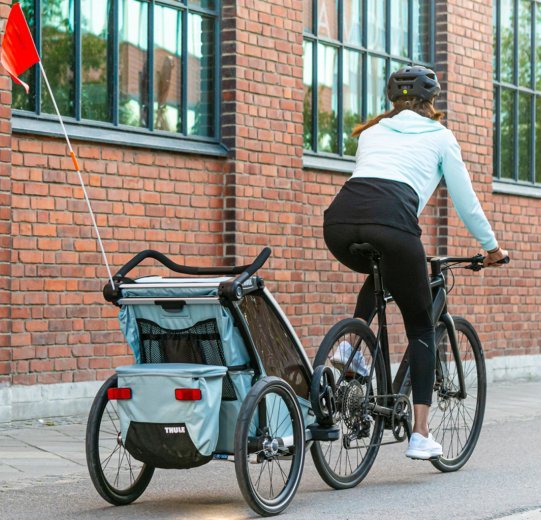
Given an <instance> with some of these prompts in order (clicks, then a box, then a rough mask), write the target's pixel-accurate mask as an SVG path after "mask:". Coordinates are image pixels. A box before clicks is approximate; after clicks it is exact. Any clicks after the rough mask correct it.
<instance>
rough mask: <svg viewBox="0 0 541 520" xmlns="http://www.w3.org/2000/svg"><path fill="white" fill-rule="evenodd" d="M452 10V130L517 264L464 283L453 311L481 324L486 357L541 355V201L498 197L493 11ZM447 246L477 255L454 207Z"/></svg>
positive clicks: (457, 1)
mask: <svg viewBox="0 0 541 520" xmlns="http://www.w3.org/2000/svg"><path fill="white" fill-rule="evenodd" d="M447 6H448V9H447V12H448V14H447V17H448V24H447V38H448V41H447V45H448V58H447V66H448V96H447V99H448V101H447V102H448V107H447V108H448V120H449V128H451V129H452V130H453V131H454V132H455V134H456V136H457V138H458V140H459V142H460V144H461V147H462V152H463V156H464V160H465V161H466V163H467V165H468V168H469V171H470V173H471V175H472V178H473V182H474V185H475V188H476V191H477V193H478V195H479V199H480V200H481V203H482V205H483V208H484V209H485V211H486V213H487V216H488V218H489V220H490V222H491V223H492V224H493V227H494V230H495V232H496V238H497V239H498V240H499V241H500V244H501V246H502V247H504V248H506V249H508V250H509V251H510V255H511V257H512V263H511V264H510V266H509V267H505V268H502V269H499V270H494V269H489V270H485V271H482V272H481V273H477V274H471V273H469V272H465V273H467V274H464V275H460V276H458V277H457V279H456V289H455V291H454V292H453V294H452V295H451V298H450V301H451V305H452V309H453V311H454V312H456V313H460V314H463V315H466V316H468V317H470V319H471V320H472V321H473V322H474V323H475V325H476V328H477V330H478V331H479V332H480V336H481V341H482V343H483V346H484V348H485V350H486V352H487V355H488V357H493V356H500V355H515V354H539V353H541V344H540V342H539V333H540V329H541V325H540V319H539V318H540V317H541V315H540V311H539V309H540V305H541V291H540V290H539V282H540V277H541V270H540V264H539V247H540V239H539V233H538V230H539V226H540V224H541V220H540V217H541V200H539V199H534V198H526V197H518V196H511V195H501V194H495V193H493V192H492V174H493V169H492V152H493V142H492V128H493V124H492V115H493V108H492V106H493V86H492V74H493V71H492V3H491V2H479V1H475V2H474V1H471V0H448V1H447ZM450 206H452V205H451V204H450ZM447 240H448V244H449V245H448V248H449V251H450V252H451V251H452V252H453V254H455V253H457V254H461V253H465V254H468V253H469V252H471V251H474V252H475V251H476V250H477V247H478V246H477V244H476V242H475V240H473V239H472V238H471V237H470V236H469V235H468V232H467V231H466V229H465V228H464V226H463V225H462V223H461V222H460V220H459V219H458V217H457V215H456V213H455V211H454V209H452V207H450V209H449V233H448V239H447Z"/></svg>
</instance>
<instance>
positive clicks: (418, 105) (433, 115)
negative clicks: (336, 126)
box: [351, 96, 444, 137]
mask: <svg viewBox="0 0 541 520" xmlns="http://www.w3.org/2000/svg"><path fill="white" fill-rule="evenodd" d="M402 110H413V111H414V112H417V114H419V115H421V116H423V117H428V118H429V119H434V120H435V121H441V120H442V119H443V116H444V114H443V112H439V111H437V110H436V109H435V108H434V105H433V104H432V101H426V100H424V99H421V98H420V97H417V96H404V97H401V98H400V99H397V100H396V101H395V102H394V103H393V108H392V109H391V110H388V111H387V112H385V113H383V114H380V115H379V116H376V117H374V118H372V119H370V120H369V121H366V123H361V124H358V125H357V126H356V127H355V128H354V129H353V132H352V133H351V137H357V136H358V135H360V134H361V133H362V132H364V131H365V130H367V129H368V128H370V127H371V126H374V125H376V124H377V123H379V122H380V121H381V120H382V119H384V118H386V117H393V116H396V114H399V113H400V112H402Z"/></svg>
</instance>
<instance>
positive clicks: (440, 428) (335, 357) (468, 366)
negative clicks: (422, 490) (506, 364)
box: [311, 243, 509, 489]
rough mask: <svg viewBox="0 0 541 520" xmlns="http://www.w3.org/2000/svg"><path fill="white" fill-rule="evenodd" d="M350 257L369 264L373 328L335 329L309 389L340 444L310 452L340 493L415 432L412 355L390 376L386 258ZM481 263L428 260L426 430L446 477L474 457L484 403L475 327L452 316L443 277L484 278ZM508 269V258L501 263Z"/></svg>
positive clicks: (344, 325) (370, 251)
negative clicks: (466, 274)
mask: <svg viewBox="0 0 541 520" xmlns="http://www.w3.org/2000/svg"><path fill="white" fill-rule="evenodd" d="M350 251H351V252H352V253H354V254H361V255H364V256H366V257H367V258H368V259H369V260H370V263H371V268H372V273H373V275H374V285H375V296H376V307H375V309H374V312H373V314H372V316H371V317H370V319H369V321H368V324H366V323H364V322H362V321H360V320H358V319H355V318H348V319H344V320H342V321H340V322H338V323H337V324H335V325H334V326H333V327H332V328H331V329H330V331H329V332H328V333H327V335H326V336H325V337H324V339H323V341H322V343H321V346H320V348H319V350H318V352H317V355H316V357H315V359H314V363H313V366H314V367H315V369H314V376H313V378H312V388H311V397H312V409H313V411H314V413H315V415H316V419H317V420H318V422H319V424H322V425H329V426H330V425H331V424H338V425H339V427H340V438H339V439H338V440H337V441H336V442H335V443H327V442H320V441H319V442H314V444H313V445H312V447H311V451H312V456H313V459H314V463H315V466H316V468H317V471H318V472H319V474H320V475H321V477H322V478H323V480H324V481H325V482H326V483H327V484H328V485H329V486H331V487H333V488H335V489H346V488H351V487H354V486H356V485H357V484H359V483H360V482H361V481H362V480H363V479H364V478H365V477H366V475H367V474H368V472H369V471H370V468H371V467H372V465H373V463H374V461H375V459H376V456H377V454H378V451H379V448H380V446H383V445H386V444H394V443H398V442H403V441H404V440H406V439H409V437H410V435H411V430H412V427H411V419H412V406H411V402H410V399H409V395H410V393H411V381H410V377H409V366H408V351H407V350H406V352H405V354H404V357H403V359H402V361H401V363H400V365H399V367H398V370H397V372H396V375H395V378H394V380H393V379H392V377H391V361H390V355H389V339H388V335H387V319H386V306H387V303H389V302H392V301H393V298H392V296H391V295H390V294H389V293H388V292H387V291H385V288H384V285H383V279H382V275H381V271H380V269H379V261H380V259H381V255H380V253H379V252H378V251H377V250H376V249H375V248H374V247H373V246H371V245H370V244H367V243H364V244H352V246H351V247H350ZM483 258H484V257H483V256H482V255H480V254H478V255H476V256H473V257H444V258H437V257H434V258H428V259H427V260H428V262H429V263H430V266H431V279H430V286H431V290H432V297H433V315H432V319H433V322H434V324H435V327H436V378H435V384H434V396H433V405H432V407H431V412H430V417H429V427H430V429H431V431H432V435H433V436H434V438H435V440H436V441H437V442H439V443H440V444H441V445H442V447H443V455H442V456H441V457H438V458H437V459H432V460H431V463H432V464H433V465H434V467H436V468H437V469H438V470H440V471H442V472H450V471H457V470H459V469H460V468H462V467H463V466H464V464H466V462H467V461H468V459H469V458H470V456H471V455H472V453H473V451H474V449H475V446H476V444H477V440H478V438H479V434H480V432H481V427H482V423H483V416H484V411H485V401H486V368H485V360H484V354H483V349H482V346H481V342H480V341H479V337H478V335H477V333H476V331H475V329H474V327H473V325H472V324H471V323H469V322H468V321H467V320H466V319H464V318H461V317H452V316H451V315H450V314H449V311H448V309H447V294H448V292H450V290H452V288H453V286H452V287H451V289H450V290H449V291H448V290H447V284H446V279H445V276H444V274H445V272H451V273H452V269H453V268H456V267H457V266H459V265H461V264H467V265H465V266H464V267H465V268H466V269H470V270H472V271H474V272H475V271H479V270H480V269H482V268H483ZM508 262H509V257H506V258H505V259H503V260H501V261H500V263H508ZM453 285H454V284H453ZM376 316H377V318H378V327H377V334H374V332H373V331H372V329H371V328H370V326H369V325H370V323H372V321H373V319H374V318H375V317H376ZM344 342H346V343H344ZM345 344H348V345H349V346H350V347H351V348H349V347H348V350H347V352H349V355H348V356H347V355H343V352H342V353H340V352H339V350H340V349H341V348H344V347H343V346H344V345H345ZM358 352H360V353H361V356H362V357H361V358H359V356H358V355H357V353H358ZM346 357H347V361H346V362H345V363H343V360H344V359H346ZM354 358H357V359H361V360H363V363H362V366H361V369H359V368H358V367H357V368H356V369H355V371H353V370H352V369H351V367H352V361H353V359H354ZM385 430H390V431H391V432H392V435H393V437H394V440H392V441H390V442H382V438H383V434H384V431H385ZM337 447H339V449H337Z"/></svg>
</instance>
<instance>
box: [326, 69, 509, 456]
mask: <svg viewBox="0 0 541 520" xmlns="http://www.w3.org/2000/svg"><path fill="white" fill-rule="evenodd" d="M440 91H441V89H440V85H439V82H438V79H437V77H436V74H435V73H434V71H432V70H430V69H428V68H425V67H421V66H414V67H411V66H408V67H404V68H402V69H400V70H399V71H397V72H394V73H393V74H392V75H391V77H390V78H389V82H388V85H387V95H388V97H389V99H390V101H391V102H392V103H393V108H392V109H391V110H389V111H388V112H385V113H384V114H381V115H379V116H377V117H375V118H374V119H371V120H370V121H368V122H366V123H364V124H360V125H358V126H357V127H356V128H355V129H354V131H353V136H359V142H358V147H357V153H356V163H355V168H354V170H353V174H352V176H351V177H350V178H349V179H348V181H347V182H346V183H345V184H344V186H343V187H342V189H341V190H340V192H339V193H338V194H337V195H336V197H335V199H334V200H333V202H332V203H331V205H330V206H329V208H328V209H327V210H326V211H325V213H324V238H325V243H326V244H327V247H328V248H329V250H330V252H331V253H332V254H333V255H334V256H335V257H336V259H337V260H339V261H340V262H341V263H342V264H344V265H346V266H347V267H349V268H350V269H353V270H354V271H358V272H361V273H370V272H371V270H370V264H369V260H368V259H366V258H364V257H362V256H360V255H354V254H352V253H351V252H350V250H349V247H350V246H351V244H353V243H362V242H369V243H371V244H372V245H373V246H374V247H375V248H376V249H378V250H379V251H380V252H381V254H382V259H381V272H382V275H383V280H384V282H385V285H386V288H387V289H388V290H389V291H390V293H391V294H392V296H393V297H394V299H395V301H396V303H397V304H398V307H399V308H400V311H401V313H402V317H403V319H404V325H405V329H406V334H407V336H408V349H409V364H410V374H411V383H412V393H413V408H414V415H415V422H414V427H413V434H412V436H411V439H410V443H409V446H408V449H407V451H406V456H408V457H410V458H417V459H430V458H434V457H438V456H440V455H441V454H442V447H441V445H440V444H438V443H437V442H436V441H435V440H434V439H433V438H432V435H431V434H430V433H429V429H428V414H429V408H430V405H431V402H432V391H433V386H434V373H435V337H434V336H435V331H434V325H433V323H432V318H431V316H432V298H431V291H430V286H429V280H428V270H427V262H426V256H425V251H424V248H423V245H422V243H421V239H420V236H421V229H420V227H419V223H418V216H419V215H420V214H421V212H422V210H423V208H424V207H425V205H426V203H427V202H428V200H429V198H430V196H431V195H432V193H433V192H434V190H435V189H436V187H437V185H438V183H439V182H440V180H441V178H442V177H443V178H444V179H445V182H446V185H447V188H448V190H449V194H450V196H451V198H452V200H453V203H454V206H455V208H456V210H457V213H458V215H459V217H460V218H461V220H462V222H463V223H464V224H465V225H466V227H467V228H468V230H469V231H470V233H471V234H472V235H473V236H474V237H475V238H476V239H477V240H478V241H479V243H480V244H481V247H482V248H483V249H484V250H485V251H486V252H487V256H486V258H485V261H484V264H485V266H487V267H488V266H497V267H500V266H501V264H496V262H498V261H499V260H501V259H503V258H504V257H505V256H507V251H504V250H502V249H501V248H500V247H499V245H498V242H497V240H496V238H495V236H494V232H493V230H492V228H491V226H490V224H489V222H488V220H487V218H486V216H485V214H484V212H483V210H482V208H481V205H480V203H479V200H478V198H477V196H476V194H475V192H474V190H473V187H472V184H471V180H470V177H469V175H468V172H467V170H466V167H465V165H464V162H463V160H462V156H461V151H460V147H459V145H458V142H457V140H456V139H455V137H454V135H453V134H452V132H451V131H450V130H448V129H447V128H445V127H444V126H443V125H442V124H441V122H440V121H441V119H442V117H443V114H442V113H441V112H438V111H436V109H435V108H434V106H433V101H434V99H435V97H436V96H437V95H438V94H439V93H440ZM374 306H375V296H374V280H373V276H372V275H370V276H369V277H368V278H367V279H366V281H365V283H364V285H363V287H362V289H361V291H360V292H359V296H358V299H357V305H356V308H355V313H354V317H356V318H359V319H361V320H363V321H367V320H368V319H369V317H370V315H371V314H372V311H373V309H374ZM350 349H351V346H350V345H343V344H341V345H340V348H339V349H338V352H337V354H336V355H335V357H334V358H333V362H334V363H335V364H338V365H340V364H342V365H343V364H344V363H345V362H346V360H347V359H348V358H349V354H350V353H351V350H350ZM352 369H353V370H355V371H357V372H358V373H359V374H361V375H365V374H366V372H367V370H366V365H365V363H364V359H363V358H362V355H361V354H360V353H357V355H356V357H354V359H353V363H352Z"/></svg>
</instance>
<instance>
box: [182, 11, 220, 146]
mask: <svg viewBox="0 0 541 520" xmlns="http://www.w3.org/2000/svg"><path fill="white" fill-rule="evenodd" d="M187 51H188V113H187V128H188V133H189V134H195V135H201V136H206V137H210V136H212V135H213V134H214V130H213V127H214V125H213V119H214V103H213V96H214V59H215V57H214V20H213V19H211V18H208V17H206V16H200V15H198V14H194V13H190V14H189V15H188V49H187Z"/></svg>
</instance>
